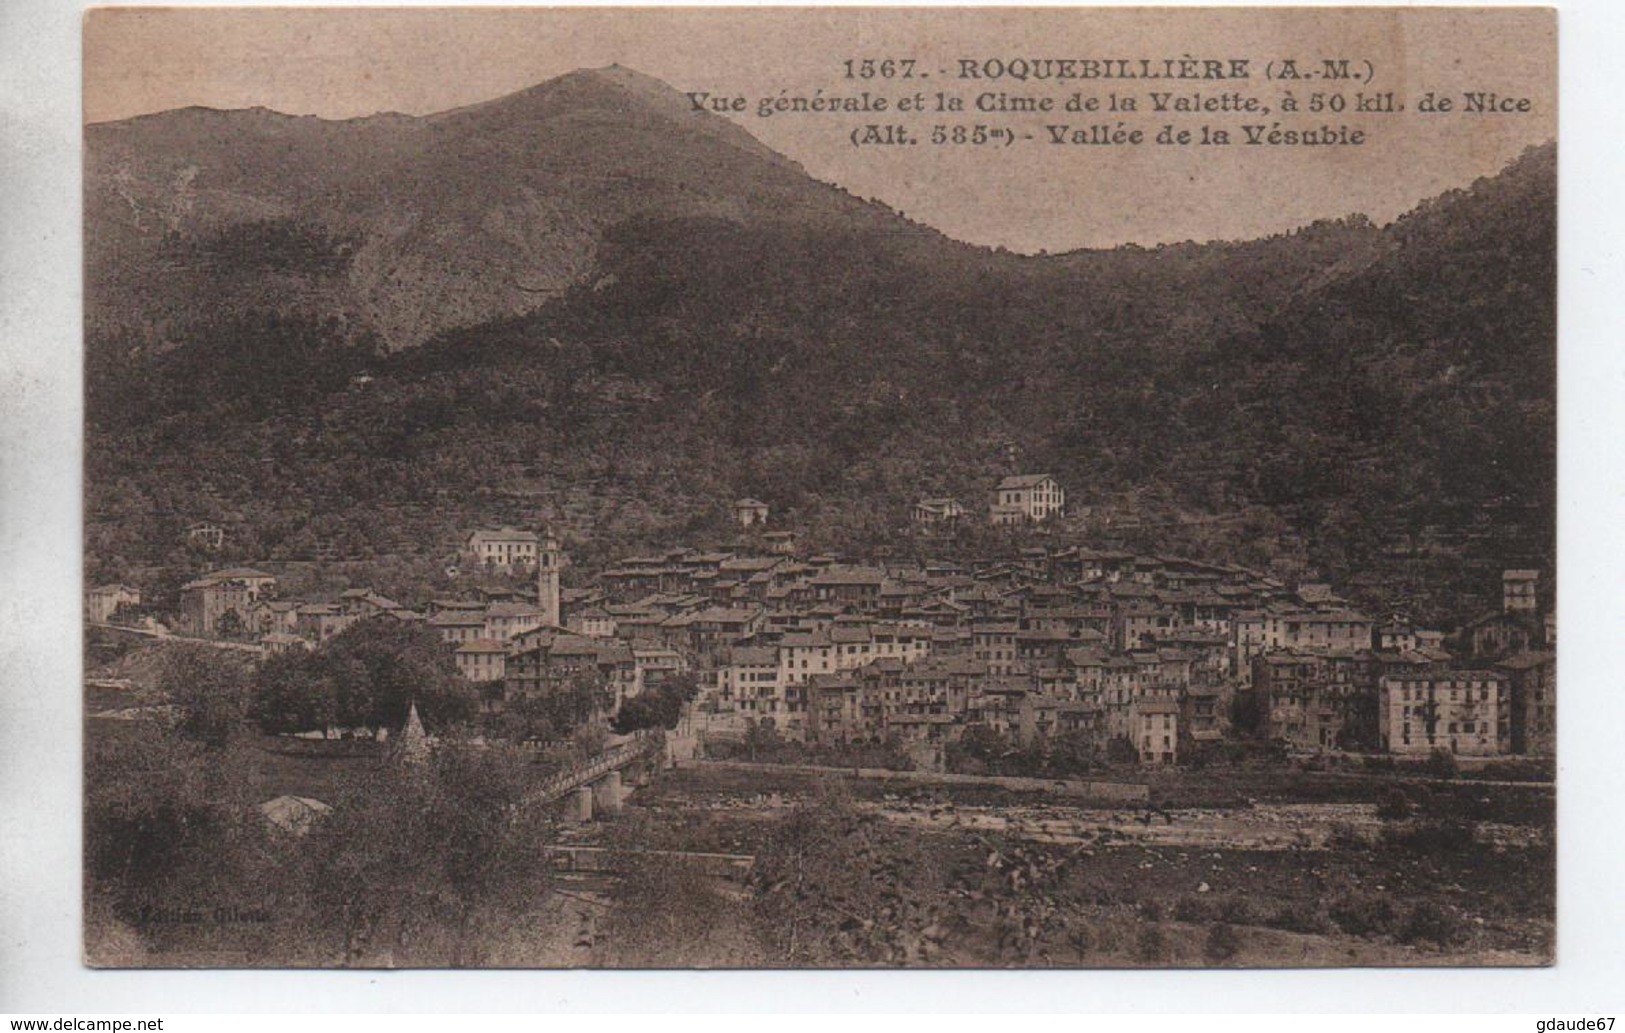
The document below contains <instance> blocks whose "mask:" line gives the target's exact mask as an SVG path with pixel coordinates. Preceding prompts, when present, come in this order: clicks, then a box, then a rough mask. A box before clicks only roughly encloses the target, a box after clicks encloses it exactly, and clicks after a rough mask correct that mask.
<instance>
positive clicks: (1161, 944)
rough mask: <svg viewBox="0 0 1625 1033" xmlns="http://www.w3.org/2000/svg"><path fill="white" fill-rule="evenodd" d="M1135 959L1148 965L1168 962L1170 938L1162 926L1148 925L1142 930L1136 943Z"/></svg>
mask: <svg viewBox="0 0 1625 1033" xmlns="http://www.w3.org/2000/svg"><path fill="white" fill-rule="evenodd" d="M1134 959H1135V960H1136V961H1140V962H1143V963H1145V964H1148V965H1150V964H1156V963H1159V962H1163V961H1167V960H1168V937H1167V936H1165V935H1164V934H1163V931H1162V926H1160V925H1148V926H1146V927H1145V928H1143V929H1141V930H1140V935H1139V936H1138V937H1137V938H1136V939H1135V941H1134Z"/></svg>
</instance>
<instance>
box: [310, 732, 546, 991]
mask: <svg viewBox="0 0 1625 1033" xmlns="http://www.w3.org/2000/svg"><path fill="white" fill-rule="evenodd" d="M534 774H535V767H534V765H532V764H531V763H530V757H529V755H528V754H527V753H524V752H522V751H519V750H518V749H517V748H516V747H506V746H501V745H487V746H485V747H484V748H476V747H475V746H473V745H472V744H469V743H467V742H466V741H462V740H458V739H456V738H454V737H447V738H443V739H442V740H441V745H440V746H439V748H437V749H436V750H435V751H434V752H433V754H432V755H431V759H430V762H429V763H428V764H427V765H422V766H418V765H400V764H392V765H384V766H382V767H379V768H375V769H372V770H370V771H369V772H368V773H367V774H366V775H365V776H364V777H363V778H361V779H360V780H358V781H357V782H356V783H355V784H354V785H353V786H352V787H351V789H350V791H349V792H348V793H347V794H346V795H345V796H344V797H343V798H342V799H341V800H340V801H339V802H338V804H337V806H336V807H335V808H334V812H333V814H332V816H331V817H330V818H329V819H328V820H327V821H325V822H323V823H322V825H321V826H319V827H318V829H317V830H315V831H314V832H313V833H312V834H311V836H310V839H309V845H310V848H311V849H312V850H313V851H315V852H316V858H315V861H314V864H313V866H312V876H313V883H312V887H311V894H312V899H313V901H314V903H315V904H316V906H317V911H316V913H317V914H318V915H322V916H330V920H331V921H333V922H334V926H335V930H336V932H337V933H338V934H339V935H340V937H341V938H342V941H343V951H344V964H346V965H351V964H366V963H368V962H369V961H371V960H372V959H373V957H374V956H375V955H376V954H378V953H388V954H389V955H391V956H396V960H406V959H401V958H399V957H398V955H397V952H400V951H403V950H404V951H412V950H414V949H415V950H419V951H423V950H427V949H428V948H425V947H421V946H416V945H418V944H420V943H421V942H422V939H423V938H424V935H425V933H426V932H429V931H432V930H450V933H451V942H450V944H449V946H447V947H445V948H443V949H437V950H436V951H435V953H432V954H427V955H418V956H410V957H409V960H411V961H414V962H417V963H421V964H449V965H451V966H453V967H461V966H467V965H477V964H479V963H480V960H481V959H480V957H479V956H478V952H477V948H476V946H475V945H476V944H477V943H478V939H479V938H478V937H477V936H474V935H472V934H473V928H474V925H475V923H476V921H477V917H478V915H479V913H480V910H481V908H482V907H483V906H485V905H488V904H497V905H499V906H502V907H506V906H508V905H509V904H510V903H511V902H515V901H518V900H520V899H522V898H523V897H524V896H526V895H528V894H531V893H534V892H536V890H537V882H536V880H537V877H538V872H539V869H538V868H537V865H536V857H537V854H538V852H539V851H540V850H541V849H542V846H543V844H544V843H545V842H546V835H547V833H546V828H547V823H546V820H545V817H544V816H543V814H542V813H541V812H540V809H539V808H535V807H532V806H529V805H528V804H527V803H526V795H527V794H528V793H529V792H530V790H531V789H532V788H533V784H534Z"/></svg>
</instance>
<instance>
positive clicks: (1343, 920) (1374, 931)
mask: <svg viewBox="0 0 1625 1033" xmlns="http://www.w3.org/2000/svg"><path fill="white" fill-rule="evenodd" d="M1330 914H1331V919H1332V921H1334V922H1336V923H1337V927H1338V928H1339V929H1341V930H1343V931H1344V932H1345V933H1348V934H1349V935H1350V936H1380V935H1382V934H1384V933H1387V932H1390V931H1392V929H1393V928H1394V924H1395V922H1396V921H1397V919H1398V917H1399V915H1398V912H1396V911H1395V910H1394V904H1393V901H1391V900H1389V899H1388V898H1387V897H1368V896H1356V895H1352V894H1351V895H1349V896H1345V897H1342V898H1340V899H1338V900H1337V901H1335V902H1334V903H1333V904H1332V906H1331V908H1330Z"/></svg>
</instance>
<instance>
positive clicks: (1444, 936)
mask: <svg viewBox="0 0 1625 1033" xmlns="http://www.w3.org/2000/svg"><path fill="white" fill-rule="evenodd" d="M1465 933H1466V931H1465V928H1464V927H1463V925H1462V923H1461V920H1460V919H1459V918H1457V917H1456V916H1455V915H1454V914H1452V913H1451V912H1450V911H1447V910H1446V909H1445V908H1443V907H1441V906H1439V905H1438V904H1435V903H1433V902H1432V901H1428V900H1424V901H1422V902H1420V903H1418V904H1417V905H1416V906H1415V907H1413V908H1411V913H1410V915H1409V916H1408V917H1407V918H1406V919H1405V925H1404V927H1403V928H1401V929H1400V931H1399V936H1398V939H1399V942H1400V943H1409V944H1417V943H1432V944H1436V945H1437V946H1440V947H1449V946H1451V945H1453V944H1456V943H1460V942H1461V941H1462V940H1464V939H1466V934H1465Z"/></svg>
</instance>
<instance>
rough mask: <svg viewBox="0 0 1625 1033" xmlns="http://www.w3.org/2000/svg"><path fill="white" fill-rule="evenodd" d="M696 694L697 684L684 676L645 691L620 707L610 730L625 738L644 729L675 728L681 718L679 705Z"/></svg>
mask: <svg viewBox="0 0 1625 1033" xmlns="http://www.w3.org/2000/svg"><path fill="white" fill-rule="evenodd" d="M698 694H699V684H698V683H697V682H696V681H695V680H694V679H693V678H692V677H689V676H686V675H682V676H678V677H675V678H670V679H668V680H666V681H664V682H661V683H660V684H659V685H657V686H655V687H654V688H653V689H650V690H648V691H645V692H643V693H641V694H639V695H636V696H633V697H632V698H631V699H629V700H627V701H626V702H624V703H622V704H621V709H620V711H619V712H618V713H617V714H616V715H615V721H614V728H615V731H616V732H617V733H618V734H620V735H626V734H628V733H630V732H635V731H638V730H640V729H644V728H664V729H667V730H668V731H669V730H671V729H673V728H676V727H677V722H678V720H679V719H680V718H681V717H682V715H683V704H685V703H689V702H691V701H692V700H693V699H694V697H695V696H696V695H698Z"/></svg>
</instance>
